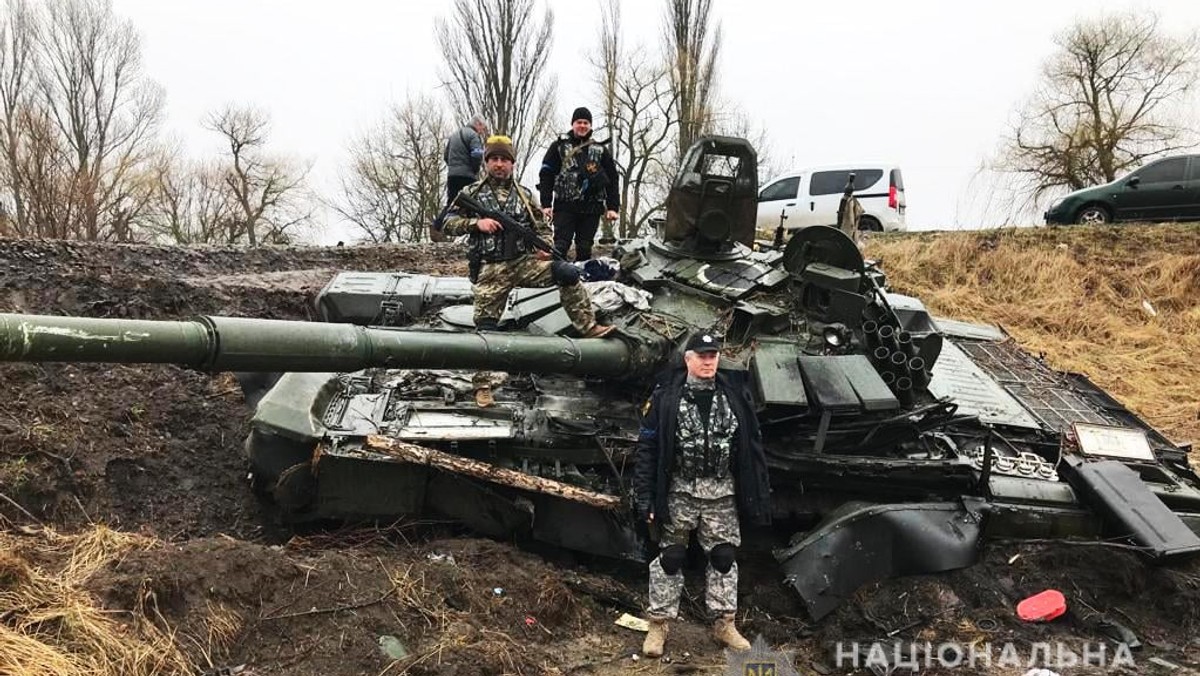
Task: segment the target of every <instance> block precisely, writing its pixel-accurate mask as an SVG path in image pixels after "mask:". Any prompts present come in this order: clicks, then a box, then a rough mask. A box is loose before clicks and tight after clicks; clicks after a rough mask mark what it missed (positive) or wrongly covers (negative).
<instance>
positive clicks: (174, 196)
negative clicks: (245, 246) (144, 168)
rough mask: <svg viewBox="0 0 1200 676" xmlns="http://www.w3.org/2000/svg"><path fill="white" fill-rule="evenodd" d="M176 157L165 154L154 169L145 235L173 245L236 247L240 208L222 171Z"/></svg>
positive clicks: (216, 164) (210, 163) (217, 166)
mask: <svg viewBox="0 0 1200 676" xmlns="http://www.w3.org/2000/svg"><path fill="white" fill-rule="evenodd" d="M176 157H177V153H173V152H164V153H163V155H162V156H161V157H160V158H159V161H158V164H157V166H156V167H155V172H154V185H153V190H152V193H151V204H150V207H149V209H148V212H149V217H150V218H149V223H148V224H147V226H146V230H147V232H148V233H149V234H151V236H153V237H155V238H157V239H160V240H163V241H166V242H170V243H172V244H234V243H236V242H237V241H238V240H237V236H238V233H239V232H240V220H241V218H240V213H239V209H240V205H239V204H238V203H237V201H236V200H235V198H234V196H233V191H232V190H230V189H229V186H228V184H227V183H226V182H225V178H226V169H225V167H223V166H222V165H221V163H220V162H218V161H214V160H209V161H204V162H186V161H180V160H178V159H176Z"/></svg>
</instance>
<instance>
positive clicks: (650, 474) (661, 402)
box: [633, 369, 771, 525]
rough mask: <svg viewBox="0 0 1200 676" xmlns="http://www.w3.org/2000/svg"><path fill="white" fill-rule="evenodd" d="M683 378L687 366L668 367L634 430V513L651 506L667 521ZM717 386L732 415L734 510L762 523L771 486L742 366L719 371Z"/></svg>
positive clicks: (749, 520) (745, 519)
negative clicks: (734, 419)
mask: <svg viewBox="0 0 1200 676" xmlns="http://www.w3.org/2000/svg"><path fill="white" fill-rule="evenodd" d="M686 382H687V371H686V369H678V370H675V371H672V372H670V373H668V374H667V375H666V376H665V377H664V378H663V379H662V380H661V381H660V382H659V384H658V386H657V387H655V389H654V394H652V395H651V396H650V408H649V410H647V411H646V415H645V417H644V418H643V419H642V430H641V434H639V435H638V445H637V457H636V460H635V464H634V470H633V493H634V500H635V501H636V506H637V510H638V515H639V516H640V517H641V518H642V519H645V517H646V515H647V514H649V513H650V512H651V511H653V512H654V518H655V520H656V521H658V522H659V523H669V522H670V520H671V515H670V512H669V510H668V509H667V493H668V491H669V490H670V487H671V469H672V468H673V467H674V466H675V428H676V425H677V424H678V418H679V398H680V397H681V396H683V388H684V386H685V384H686ZM717 387H718V388H720V390H721V391H722V392H724V393H725V396H726V398H727V399H728V401H729V406H730V408H731V409H732V410H733V414H734V415H735V416H737V420H738V431H737V439H736V440H735V443H734V445H733V456H732V458H731V459H730V462H731V463H732V465H733V467H731V469H732V475H733V483H734V491H735V493H736V500H737V505H738V514H739V516H740V517H741V519H742V521H743V522H746V523H750V524H755V525H763V524H767V523H770V521H771V487H770V478H769V476H768V474H767V456H766V453H765V452H764V451H763V445H762V432H761V431H760V430H759V428H758V418H757V417H756V416H755V413H754V405H753V401H752V400H751V398H750V388H749V379H748V377H747V374H746V372H745V371H718V372H717Z"/></svg>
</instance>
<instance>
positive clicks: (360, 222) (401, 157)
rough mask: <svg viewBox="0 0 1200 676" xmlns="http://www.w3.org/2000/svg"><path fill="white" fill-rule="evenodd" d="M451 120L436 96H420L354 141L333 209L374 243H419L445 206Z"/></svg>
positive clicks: (398, 108) (392, 112)
mask: <svg viewBox="0 0 1200 676" xmlns="http://www.w3.org/2000/svg"><path fill="white" fill-rule="evenodd" d="M450 128H451V121H450V120H449V119H448V118H447V116H446V114H445V112H444V111H443V110H442V108H441V106H439V105H438V104H437V103H436V102H435V101H434V100H433V99H431V98H429V97H427V96H420V97H417V98H415V99H409V100H408V101H405V102H404V104H403V105H400V106H397V107H394V108H393V109H392V111H391V113H390V114H389V116H388V118H387V119H386V120H384V121H383V122H382V123H381V124H380V125H379V126H377V127H376V128H375V129H373V130H371V131H369V132H367V133H366V134H364V135H363V136H361V137H360V138H358V139H357V140H356V141H355V142H354V143H353V144H352V146H351V149H350V155H351V166H350V171H349V173H348V174H347V175H346V176H343V178H342V188H343V196H342V199H341V200H339V201H338V202H336V203H334V204H333V208H334V209H335V210H336V211H337V212H338V213H340V214H341V215H342V216H344V217H345V218H346V219H348V220H349V221H350V222H352V223H354V225H356V226H357V227H358V228H359V229H360V230H361V231H362V232H363V234H364V235H365V236H366V238H367V239H368V240H370V241H372V242H376V243H382V242H420V241H423V240H425V239H427V237H428V232H429V226H430V224H431V223H432V222H433V220H434V218H435V217H436V216H437V214H438V212H440V211H441V208H442V202H443V182H442V173H443V170H444V168H445V161H444V160H443V158H442V145H443V142H444V139H445V137H446V135H447V134H448V133H449V132H450Z"/></svg>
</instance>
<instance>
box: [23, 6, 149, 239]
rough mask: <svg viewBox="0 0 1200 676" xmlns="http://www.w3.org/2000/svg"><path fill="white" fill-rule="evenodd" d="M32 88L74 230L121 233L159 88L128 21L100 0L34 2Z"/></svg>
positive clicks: (141, 195) (138, 196) (86, 234)
mask: <svg viewBox="0 0 1200 676" xmlns="http://www.w3.org/2000/svg"><path fill="white" fill-rule="evenodd" d="M41 8H42V10H43V11H44V17H43V20H41V21H39V22H38V23H39V25H38V30H37V32H36V35H37V36H38V42H39V48H40V59H39V68H38V83H39V87H38V88H39V90H40V93H41V97H42V100H43V103H44V105H45V107H46V109H47V111H48V112H49V116H50V118H51V119H52V120H53V122H54V125H55V127H56V129H57V131H58V134H59V135H60V137H61V139H62V143H63V145H64V146H65V150H66V151H67V156H66V157H65V158H64V160H65V162H66V165H67V167H69V170H70V173H71V176H72V186H71V188H72V197H73V198H74V201H75V204H76V209H77V211H76V214H75V220H76V223H77V225H76V227H74V228H72V229H73V230H74V234H76V236H78V237H82V238H84V239H109V238H116V239H128V238H129V236H130V235H131V232H130V231H129V229H128V225H129V223H130V221H131V219H132V217H133V214H132V213H131V212H130V210H131V209H135V208H138V207H139V206H140V205H144V204H145V189H146V185H147V182H146V181H145V180H144V179H145V175H146V172H148V171H149V169H150V167H149V165H148V160H149V159H150V148H149V146H150V144H151V142H152V141H153V139H154V135H155V134H156V132H157V129H158V124H159V121H160V119H161V117H162V89H161V88H160V87H159V86H158V85H157V84H156V83H154V82H152V81H150V80H148V79H146V78H145V77H144V75H143V72H142V56H141V42H140V39H139V37H138V34H137V31H136V30H135V29H134V27H133V24H132V23H131V22H129V21H127V20H121V19H118V18H117V17H116V16H114V15H113V13H112V7H111V4H110V2H108V1H107V0H62V1H61V2H52V3H46V4H44V5H41Z"/></svg>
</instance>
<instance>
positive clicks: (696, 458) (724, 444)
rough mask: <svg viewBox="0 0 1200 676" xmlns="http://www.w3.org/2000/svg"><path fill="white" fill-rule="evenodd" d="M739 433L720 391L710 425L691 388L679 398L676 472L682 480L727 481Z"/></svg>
mask: <svg viewBox="0 0 1200 676" xmlns="http://www.w3.org/2000/svg"><path fill="white" fill-rule="evenodd" d="M737 429H738V421H737V416H735V415H734V414H733V409H732V408H731V407H730V406H729V400H728V399H726V397H725V393H724V392H722V391H721V390H720V389H717V391H716V392H715V393H714V394H713V401H712V409H711V410H710V411H709V412H708V425H705V424H704V418H703V417H702V416H701V415H700V408H699V406H697V405H696V402H695V400H694V399H693V398H692V393H691V390H690V389H689V388H686V387H685V388H684V390H683V396H681V397H680V398H679V422H678V425H677V427H676V428H675V471H674V476H675V477H676V478H679V479H685V480H691V479H700V478H713V479H724V478H726V477H728V476H729V460H730V458H731V457H732V454H733V440H734V439H735V438H736V435H737Z"/></svg>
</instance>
